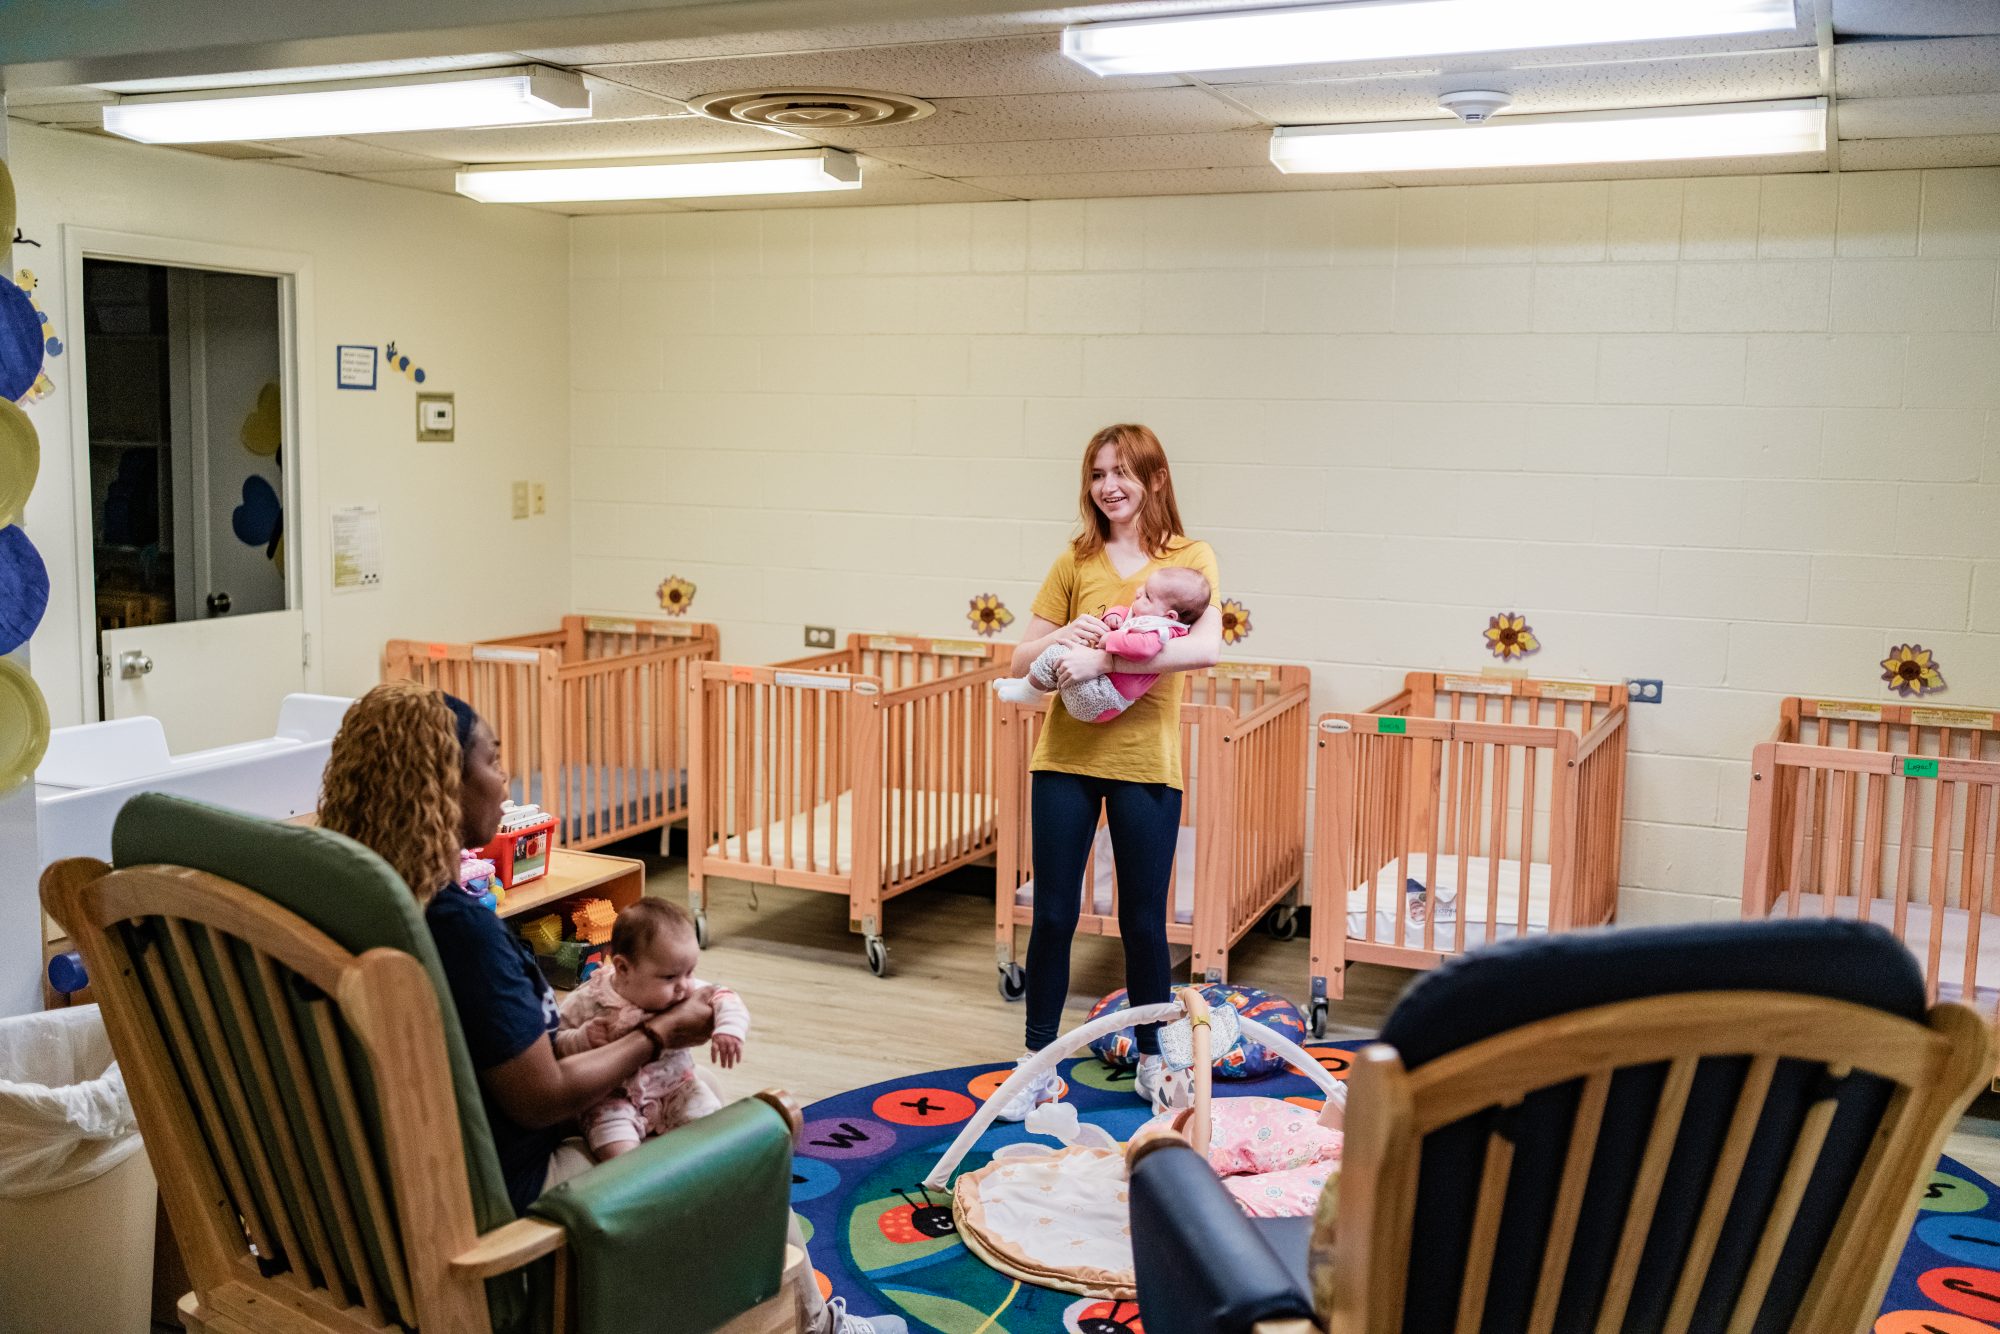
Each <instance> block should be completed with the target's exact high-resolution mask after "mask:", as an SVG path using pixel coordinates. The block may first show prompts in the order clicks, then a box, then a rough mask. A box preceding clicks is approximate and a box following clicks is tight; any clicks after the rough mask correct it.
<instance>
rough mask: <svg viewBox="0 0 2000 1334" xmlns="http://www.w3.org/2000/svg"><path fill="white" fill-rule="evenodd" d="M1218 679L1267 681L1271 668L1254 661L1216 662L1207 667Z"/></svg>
mask: <svg viewBox="0 0 2000 1334" xmlns="http://www.w3.org/2000/svg"><path fill="white" fill-rule="evenodd" d="M1208 671H1209V675H1211V676H1213V677H1215V678H1216V679H1217V680H1219V681H1268V680H1270V679H1271V669H1270V668H1269V667H1262V666H1259V665H1258V664H1256V663H1254V662H1218V663H1216V664H1215V666H1213V667H1211V668H1209V669H1208Z"/></svg>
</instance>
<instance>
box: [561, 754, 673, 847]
mask: <svg viewBox="0 0 2000 1334" xmlns="http://www.w3.org/2000/svg"><path fill="white" fill-rule="evenodd" d="M558 782H560V783H561V784H562V785H563V786H564V787H565V788H566V789H567V792H566V795H567V797H568V801H567V802H566V803H565V804H564V806H563V810H564V812H565V813H566V819H565V821H564V828H563V839H564V841H565V842H571V843H573V842H575V841H577V840H578V839H586V838H596V837H597V836H598V834H599V833H600V832H603V833H606V834H609V833H613V832H617V831H620V830H628V831H629V830H631V829H632V828H633V827H634V826H635V825H638V824H639V823H640V822H642V821H644V820H647V819H649V818H650V819H653V820H655V821H657V820H658V819H659V818H660V816H661V814H662V812H664V811H666V810H667V809H668V808H670V807H678V806H681V805H684V804H685V803H686V801H687V771H686V770H685V769H676V770H672V771H667V770H661V769H642V768H638V767H632V766H627V767H619V766H616V765H609V764H595V765H583V764H566V765H564V766H563V768H562V777H561V778H560V779H559V780H558ZM527 800H528V801H531V802H533V803H534V804H535V805H537V806H540V807H541V808H542V809H544V810H547V809H548V808H549V803H548V802H546V801H544V800H542V776H541V775H540V774H538V773H537V774H531V775H529V776H528V780H527Z"/></svg>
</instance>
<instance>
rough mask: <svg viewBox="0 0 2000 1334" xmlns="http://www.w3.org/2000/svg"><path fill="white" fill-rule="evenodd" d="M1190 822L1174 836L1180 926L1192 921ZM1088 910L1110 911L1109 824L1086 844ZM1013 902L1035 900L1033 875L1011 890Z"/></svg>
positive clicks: (1113, 870)
mask: <svg viewBox="0 0 2000 1334" xmlns="http://www.w3.org/2000/svg"><path fill="white" fill-rule="evenodd" d="M1194 852H1195V836H1194V826H1193V825H1190V824H1184V825H1182V826H1180V834H1179V837H1177V838H1176V839H1175V840H1174V886H1173V899H1174V904H1173V907H1174V921H1175V922H1176V923H1179V924H1181V925H1183V926H1185V925H1187V924H1188V923H1191V922H1193V921H1194V867H1195V861H1194ZM1090 854H1091V869H1090V901H1089V902H1090V911H1091V912H1092V913H1094V914H1096V915H1097V916H1099V917H1103V916H1107V915H1109V914H1110V912H1111V911H1112V903H1113V899H1112V888H1113V886H1114V885H1115V884H1116V883H1117V878H1118V868H1117V865H1116V864H1115V863H1114V862H1113V860H1112V857H1111V828H1110V826H1109V825H1099V826H1098V827H1097V838H1096V840H1095V841H1094V842H1092V844H1091V845H1090ZM1014 902H1015V903H1016V904H1018V905H1019V906H1021V907H1023V908H1027V907H1032V906H1033V905H1034V902H1035V879H1034V877H1033V876H1030V877H1028V879H1027V880H1026V881H1025V882H1023V883H1022V885H1021V887H1020V888H1019V889H1018V890H1016V891H1014Z"/></svg>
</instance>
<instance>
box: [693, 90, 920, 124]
mask: <svg viewBox="0 0 2000 1334" xmlns="http://www.w3.org/2000/svg"><path fill="white" fill-rule="evenodd" d="M688 107H689V108H690V109H691V110H693V111H694V112H695V113H696V114H698V115H702V116H707V117H708V118H709V119H710V120H726V121H734V122H737V123H739V124H744V125H769V126H772V127H774V128H776V129H780V130H805V131H807V132H811V131H813V130H854V129H861V128H863V127H873V126H877V125H900V124H902V123H903V122H904V121H911V120H922V119H923V118H924V117H925V116H928V115H930V114H931V113H932V112H933V111H936V110H937V108H936V107H934V106H932V105H931V104H930V103H929V102H926V101H924V100H923V99H922V98H920V97H909V96H906V95H905V94H902V93H874V92H867V91H864V90H862V89H859V88H749V89H745V90H743V91H741V92H734V93H710V94H709V95H708V96H706V97H698V98H696V99H694V100H693V101H691V102H689V103H688Z"/></svg>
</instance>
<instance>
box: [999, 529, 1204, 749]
mask: <svg viewBox="0 0 2000 1334" xmlns="http://www.w3.org/2000/svg"><path fill="white" fill-rule="evenodd" d="M1208 599H1209V587H1208V580H1207V579H1206V578H1205V577H1203V576H1202V574H1201V573H1200V572H1199V571H1196V570H1190V569H1186V568H1185V567H1182V566H1178V565H1169V566H1167V567H1166V568H1165V569H1160V570H1155V571H1153V573H1152V574H1151V575H1150V576H1148V577H1147V579H1146V582H1145V584H1144V585H1143V586H1142V587H1141V588H1140V589H1139V595H1138V596H1137V597H1135V598H1133V599H1132V605H1131V606H1130V607H1112V608H1111V609H1110V610H1108V611H1106V612H1105V613H1104V614H1103V615H1102V616H1100V617H1099V618H1098V619H1100V620H1102V621H1103V622H1104V623H1105V624H1106V625H1108V626H1110V627H1111V633H1109V634H1107V635H1105V636H1104V640H1103V642H1102V643H1100V644H1099V645H1098V647H1099V648H1101V649H1103V650H1104V651H1105V652H1106V653H1110V654H1112V655H1114V656H1116V657H1120V658H1124V659H1126V660H1127V661H1130V662H1144V661H1145V660H1146V659H1148V658H1151V657H1153V656H1154V655H1155V654H1157V653H1159V651H1160V650H1161V649H1162V648H1163V647H1165V646H1166V644H1167V643H1168V641H1170V640H1174V639H1179V638H1180V637H1181V636H1182V635H1185V634H1186V633H1187V632H1188V628H1189V627H1190V626H1192V625H1193V624H1194V623H1195V622H1196V621H1198V620H1200V619H1201V615H1202V613H1203V612H1205V611H1207V610H1208ZM1069 651H1070V646H1069V645H1068V644H1051V645H1049V646H1048V647H1047V648H1045V649H1043V650H1042V652H1041V655H1040V656H1039V657H1037V658H1036V659H1035V661H1034V663H1033V665H1032V666H1030V667H1029V668H1028V674H1027V675H1026V676H1011V677H1007V678H1005V679H1004V680H1000V681H996V682H994V683H993V688H994V689H995V690H997V691H999V693H1000V698H1002V699H1006V700H1012V701H1014V702H1015V703H1017V704H1033V703H1035V702H1037V701H1038V700H1041V699H1043V698H1045V697H1046V696H1047V695H1048V693H1049V692H1050V691H1051V690H1055V689H1057V688H1058V686H1059V685H1060V683H1059V681H1058V680H1057V677H1056V663H1058V662H1060V661H1061V660H1062V657H1063V655H1064V654H1066V653H1068V652H1069ZM1159 679H1160V674H1159V673H1158V672H1111V673H1109V674H1107V675H1104V676H1100V677H1098V678H1096V679H1095V680H1091V681H1080V682H1078V683H1076V684H1074V685H1067V686H1060V688H1061V691H1062V701H1063V707H1064V708H1066V709H1068V710H1069V715H1070V717H1072V718H1075V719H1076V720H1077V721H1079V722H1085V723H1108V722H1110V721H1111V720H1112V719H1113V718H1116V717H1117V716H1118V715H1120V714H1122V713H1124V712H1125V710H1126V708H1127V707H1129V706H1130V705H1131V703H1132V701H1133V700H1135V699H1137V698H1139V696H1141V695H1143V694H1145V693H1146V691H1147V690H1149V689H1150V688H1151V687H1152V684H1153V682H1155V681H1157V680H1159Z"/></svg>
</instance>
